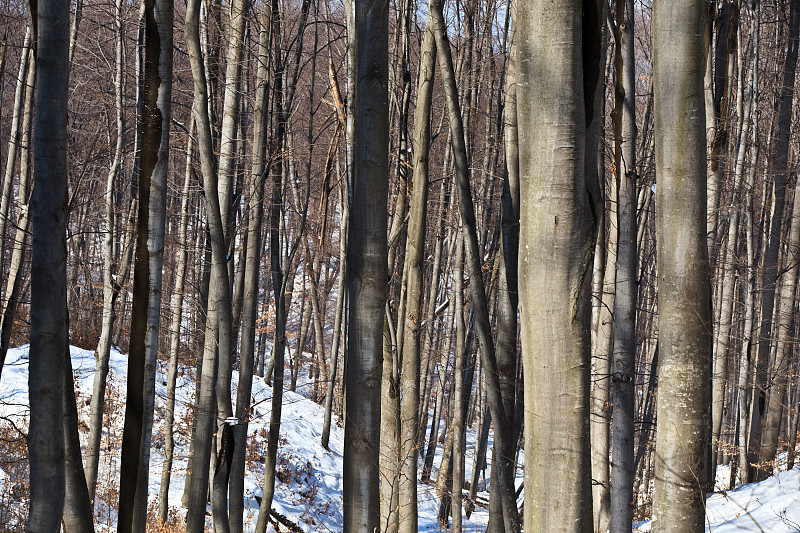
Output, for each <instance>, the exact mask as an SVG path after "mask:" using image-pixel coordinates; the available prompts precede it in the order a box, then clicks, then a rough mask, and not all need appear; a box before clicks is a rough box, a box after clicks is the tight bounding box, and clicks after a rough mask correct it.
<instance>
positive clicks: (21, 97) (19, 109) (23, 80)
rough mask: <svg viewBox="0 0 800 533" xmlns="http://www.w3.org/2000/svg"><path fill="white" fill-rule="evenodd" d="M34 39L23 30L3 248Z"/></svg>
mask: <svg viewBox="0 0 800 533" xmlns="http://www.w3.org/2000/svg"><path fill="white" fill-rule="evenodd" d="M32 16H34V15H32ZM32 39H35V37H32V35H31V29H30V27H28V28H27V29H26V30H25V41H24V43H23V45H22V53H21V54H20V59H19V73H18V74H17V87H16V89H15V90H14V109H13V111H12V114H11V135H10V137H9V139H8V150H7V151H6V165H5V174H4V176H3V191H2V195H0V245H2V246H0V247H2V248H3V249H5V246H4V243H5V236H6V221H7V220H8V210H9V207H10V205H11V191H12V187H11V186H12V185H13V183H14V168H15V166H16V163H17V150H18V149H19V146H20V137H21V136H22V126H21V124H22V122H21V121H22V120H23V115H24V102H25V93H26V92H27V91H26V88H27V79H28V68H29V65H30V63H31V59H32V58H33V55H32V53H31V40H32ZM4 255H5V254H0V272H4V269H3V268H2V267H3V257H4Z"/></svg>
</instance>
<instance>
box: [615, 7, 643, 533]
mask: <svg viewBox="0 0 800 533" xmlns="http://www.w3.org/2000/svg"><path fill="white" fill-rule="evenodd" d="M616 19H617V24H616V28H617V38H616V47H615V50H616V55H615V65H614V66H615V70H616V76H615V82H616V83H615V97H614V99H615V108H616V109H615V117H614V119H615V121H614V136H615V150H614V158H615V163H616V168H617V230H618V232H619V237H618V239H619V240H618V244H617V261H616V296H615V298H614V352H613V368H612V370H613V372H612V374H611V393H612V399H613V403H614V407H613V409H614V414H613V419H612V447H611V449H612V451H613V457H612V460H611V464H612V465H613V467H612V469H611V524H610V526H611V527H610V529H611V531H612V533H627V532H628V530H630V529H631V524H632V523H633V478H634V475H635V473H636V472H635V469H634V458H633V447H634V421H633V419H634V410H635V404H634V387H635V381H634V378H635V364H636V296H637V292H638V286H637V285H638V284H637V275H638V257H637V240H636V236H637V231H636V207H637V205H636V204H637V202H636V196H637V194H636V137H637V131H636V68H635V57H634V7H633V0H618V1H617V17H616Z"/></svg>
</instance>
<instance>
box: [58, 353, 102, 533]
mask: <svg viewBox="0 0 800 533" xmlns="http://www.w3.org/2000/svg"><path fill="white" fill-rule="evenodd" d="M63 423H64V443H65V445H66V448H65V453H64V466H65V468H66V485H65V487H66V489H65V492H64V515H63V518H62V525H63V527H64V532H65V533H94V515H93V513H92V503H91V500H90V499H89V488H88V487H87V485H86V476H85V475H84V472H83V463H82V462H81V439H80V436H79V435H78V406H77V405H76V403H75V382H74V381H73V379H72V360H71V356H70V353H69V349H67V351H66V352H64V418H63Z"/></svg>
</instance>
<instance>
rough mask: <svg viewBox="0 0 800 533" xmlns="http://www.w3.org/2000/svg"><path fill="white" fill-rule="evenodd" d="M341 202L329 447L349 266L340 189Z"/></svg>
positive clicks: (326, 425) (325, 427) (325, 439)
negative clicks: (346, 273)
mask: <svg viewBox="0 0 800 533" xmlns="http://www.w3.org/2000/svg"><path fill="white" fill-rule="evenodd" d="M339 204H340V207H341V212H340V216H339V218H340V220H341V226H340V228H339V282H338V285H337V289H336V295H337V296H336V318H335V319H334V321H333V340H332V342H331V370H330V380H329V381H328V383H327V389H326V390H325V417H324V422H323V424H322V447H323V448H325V449H326V450H327V449H328V443H329V441H330V435H331V415H332V412H333V396H334V390H335V387H336V375H337V371H338V366H339V343H340V339H341V338H342V334H341V333H342V317H343V315H344V303H345V290H344V287H345V285H344V284H345V270H346V266H347V234H348V231H349V230H348V224H349V222H348V221H349V219H350V216H349V214H348V213H349V209H348V207H347V202H346V201H345V198H344V193H343V192H342V190H341V189H340V190H339Z"/></svg>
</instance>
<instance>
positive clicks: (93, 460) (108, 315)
mask: <svg viewBox="0 0 800 533" xmlns="http://www.w3.org/2000/svg"><path fill="white" fill-rule="evenodd" d="M114 22H115V30H116V32H115V34H114V47H115V71H114V76H115V77H114V97H115V100H114V103H115V107H116V109H115V111H116V126H117V132H116V133H117V139H116V145H115V148H114V159H113V160H112V162H111V167H110V168H109V170H108V175H107V176H106V195H105V202H106V205H105V208H106V209H105V213H106V232H105V235H104V236H103V321H102V325H101V329H100V340H99V341H98V343H97V349H96V350H95V355H94V357H95V371H94V383H93V386H92V400H91V405H90V409H89V413H90V414H89V442H88V443H87V445H86V484H87V485H88V486H89V498H90V499H91V501H92V505H94V500H95V489H96V487H97V470H98V465H99V463H100V440H101V438H102V435H103V408H104V404H105V397H106V380H107V378H108V362H109V357H110V355H111V334H112V332H113V329H114V322H115V321H116V314H115V312H114V305H115V303H116V300H117V296H119V291H120V289H121V288H122V287H121V286H120V284H119V282H118V280H117V279H116V275H115V271H114V263H115V261H114V259H115V254H114V225H115V220H116V219H115V214H116V209H114V207H115V205H114V191H115V183H116V180H117V177H118V176H119V173H120V167H121V166H122V147H123V139H124V135H125V113H124V108H123V105H124V102H123V98H124V94H125V92H124V91H125V80H124V77H123V76H124V70H123V68H124V64H123V59H124V57H123V46H124V42H123V38H124V35H125V34H124V32H125V29H124V25H123V21H122V0H117V1H116V2H115V12H114Z"/></svg>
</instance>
